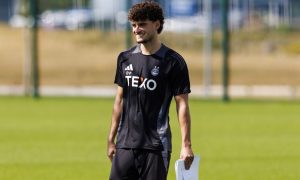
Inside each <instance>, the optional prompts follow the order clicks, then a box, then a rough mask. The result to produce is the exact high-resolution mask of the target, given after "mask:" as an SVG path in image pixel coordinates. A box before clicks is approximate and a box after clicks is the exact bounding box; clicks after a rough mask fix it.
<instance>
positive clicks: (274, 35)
mask: <svg viewBox="0 0 300 180" xmlns="http://www.w3.org/2000/svg"><path fill="white" fill-rule="evenodd" d="M137 2H140V1H138V0H111V1H105V0H44V1H38V0H1V2H0V21H1V22H0V52H1V53H0V94H4V95H7V94H9V95H30V94H32V91H34V88H37V87H38V89H37V90H36V92H35V93H38V94H41V95H64V96H65V95H72V96H81V95H84V96H111V95H113V94H114V90H115V87H114V85H113V80H114V74H115V65H116V57H117V56H118V54H119V53H120V52H121V51H124V50H125V49H127V48H129V47H130V46H132V45H134V43H135V42H134V40H133V39H132V38H131V34H130V32H129V31H130V30H129V31H128V26H127V10H128V7H130V6H131V5H132V4H134V3H137ZM157 2H158V3H160V5H161V6H162V7H163V9H164V12H165V17H166V20H165V26H164V30H163V33H162V34H161V38H162V41H163V42H164V43H165V44H166V45H167V46H169V47H171V48H173V49H175V50H177V51H178V52H179V53H181V54H182V55H183V57H184V58H185V59H186V61H187V64H188V66H189V71H190V76H191V84H192V96H197V97H220V96H222V91H223V88H222V81H223V78H224V73H223V66H224V64H223V59H224V47H223V46H222V41H223V39H224V36H223V32H224V26H222V25H224V24H223V23H222V22H223V21H222V17H224V14H223V12H222V7H223V5H222V1H220V0H157ZM227 15H228V26H227V27H228V28H229V36H228V37H229V41H228V43H229V47H228V49H229V52H230V53H229V54H228V59H229V61H228V71H229V73H228V84H229V95H230V96H232V97H270V98H273V97H280V98H282V97H283V98H288V99H295V98H299V97H300V86H299V85H300V71H299V69H300V41H299V39H300V33H299V29H300V1H298V0H229V1H228V14H227Z"/></svg>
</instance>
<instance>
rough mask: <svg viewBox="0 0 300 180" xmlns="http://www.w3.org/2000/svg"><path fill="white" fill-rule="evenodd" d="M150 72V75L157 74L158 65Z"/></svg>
mask: <svg viewBox="0 0 300 180" xmlns="http://www.w3.org/2000/svg"><path fill="white" fill-rule="evenodd" d="M151 74H152V76H157V75H158V74H159V67H157V66H155V67H154V68H153V69H152V70H151Z"/></svg>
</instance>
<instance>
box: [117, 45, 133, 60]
mask: <svg viewBox="0 0 300 180" xmlns="http://www.w3.org/2000/svg"><path fill="white" fill-rule="evenodd" d="M136 49H137V45H135V46H133V47H131V48H130V49H127V50H126V51H123V52H121V53H120V54H119V56H118V61H124V60H127V59H129V58H130V56H131V55H132V54H133V53H134V51H136Z"/></svg>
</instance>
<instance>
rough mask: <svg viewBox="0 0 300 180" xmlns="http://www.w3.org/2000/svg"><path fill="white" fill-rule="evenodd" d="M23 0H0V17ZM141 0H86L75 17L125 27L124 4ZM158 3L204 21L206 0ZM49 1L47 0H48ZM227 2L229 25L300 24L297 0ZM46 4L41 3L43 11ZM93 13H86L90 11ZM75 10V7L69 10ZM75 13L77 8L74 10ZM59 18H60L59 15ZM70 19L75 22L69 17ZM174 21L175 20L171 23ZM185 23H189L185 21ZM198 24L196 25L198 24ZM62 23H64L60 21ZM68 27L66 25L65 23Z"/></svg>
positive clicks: (217, 14) (168, 11)
mask: <svg viewBox="0 0 300 180" xmlns="http://www.w3.org/2000/svg"><path fill="white" fill-rule="evenodd" d="M21 1H22V0H1V1H0V21H4V22H8V21H9V20H10V19H11V18H15V17H18V18H19V19H17V20H20V17H19V16H15V15H16V14H17V13H18V12H19V11H18V9H20V6H21V3H20V2H21ZM78 1H80V0H73V1H68V2H69V6H70V7H66V6H63V7H61V8H60V7H59V6H58V7H56V8H57V9H53V7H51V8H49V10H48V12H47V13H48V14H49V13H53V14H55V13H56V12H55V11H57V10H60V12H59V13H62V11H65V10H74V9H76V8H82V7H79V6H77V5H72V3H73V4H74V3H75V4H78ZM140 1H141V0H130V1H129V0H111V1H107V0H89V6H88V8H86V7H85V10H84V11H78V13H80V16H79V15H78V16H74V18H76V17H81V18H82V17H85V19H87V18H88V17H92V18H93V21H94V23H95V24H96V27H100V28H103V29H110V30H111V29H118V28H124V26H125V24H126V21H127V8H128V7H129V6H131V5H132V4H135V3H137V2H140ZM156 1H157V2H158V3H160V4H161V6H162V7H163V9H164V11H165V15H166V18H167V19H170V20H175V21H177V20H178V18H179V21H184V22H186V23H188V22H189V21H190V25H192V24H195V23H201V22H203V19H205V17H203V16H204V9H205V8H204V1H205V0H156ZM47 2H48V1H47ZM209 2H211V6H212V12H211V13H212V19H211V21H212V24H213V25H214V26H215V27H218V26H220V25H221V19H222V18H221V3H220V2H221V1H220V0H211V1H209ZM229 3H230V14H229V17H230V24H231V28H235V29H238V28H241V27H244V26H249V25H251V26H252V25H253V24H261V25H262V26H268V27H279V26H299V24H300V18H299V17H300V1H299V0H229ZM44 6H46V4H43V12H40V13H41V14H42V13H44V12H45V11H44V9H45V7H44ZM88 11H90V12H91V14H92V15H89V12H88ZM72 13H73V14H74V11H73V12H72ZM75 13H77V11H76V12H75ZM58 21H63V20H62V18H58ZM72 22H75V20H74V21H72ZM173 24H174V23H173ZM186 26H189V25H188V24H187V25H186ZM198 26H199V25H198ZM62 27H64V25H62ZM66 27H68V26H66Z"/></svg>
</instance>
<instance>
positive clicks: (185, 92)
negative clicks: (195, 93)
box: [174, 90, 192, 96]
mask: <svg viewBox="0 0 300 180" xmlns="http://www.w3.org/2000/svg"><path fill="white" fill-rule="evenodd" d="M191 92H192V91H191V90H187V91H182V92H177V93H174V96H177V95H181V94H189V93H191Z"/></svg>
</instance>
